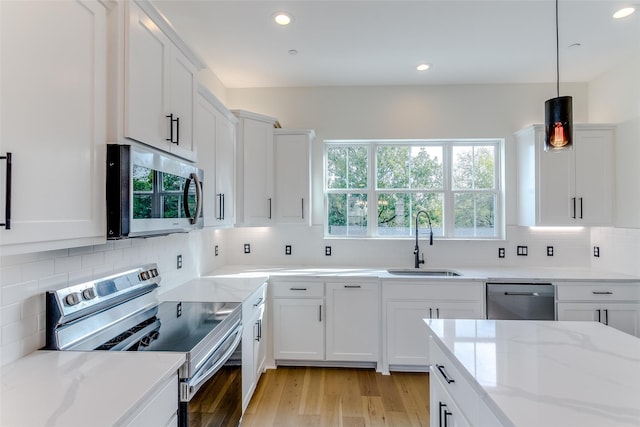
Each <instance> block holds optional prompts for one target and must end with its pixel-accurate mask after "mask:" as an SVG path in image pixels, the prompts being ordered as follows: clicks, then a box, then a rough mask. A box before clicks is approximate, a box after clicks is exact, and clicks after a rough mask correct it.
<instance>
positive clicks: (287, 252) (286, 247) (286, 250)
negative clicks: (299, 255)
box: [284, 245, 291, 255]
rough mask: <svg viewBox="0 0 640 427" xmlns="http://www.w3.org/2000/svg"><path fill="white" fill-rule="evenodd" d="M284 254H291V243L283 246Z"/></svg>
mask: <svg viewBox="0 0 640 427" xmlns="http://www.w3.org/2000/svg"><path fill="white" fill-rule="evenodd" d="M284 254H285V255H291V245H286V246H285V247H284Z"/></svg>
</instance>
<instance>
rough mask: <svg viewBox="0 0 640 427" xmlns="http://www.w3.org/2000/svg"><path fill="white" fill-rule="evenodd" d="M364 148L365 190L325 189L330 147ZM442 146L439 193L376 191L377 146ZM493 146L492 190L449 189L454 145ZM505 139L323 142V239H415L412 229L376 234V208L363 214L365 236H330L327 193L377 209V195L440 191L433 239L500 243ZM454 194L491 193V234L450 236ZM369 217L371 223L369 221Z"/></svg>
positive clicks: (502, 223) (397, 190) (503, 227)
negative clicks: (362, 197)
mask: <svg viewBox="0 0 640 427" xmlns="http://www.w3.org/2000/svg"><path fill="white" fill-rule="evenodd" d="M357 145H360V146H366V147H368V156H369V157H368V161H367V166H368V170H367V188H366V189H329V188H328V186H327V179H328V176H327V169H328V168H327V159H328V149H329V148H330V147H336V146H342V147H349V146H357ZM393 145H399V146H407V145H409V146H417V147H421V146H434V145H435V146H442V147H443V153H442V154H443V159H442V163H443V189H442V190H436V189H434V190H422V189H420V190H413V189H396V190H390V189H378V188H377V161H376V149H377V147H378V146H393ZM479 145H484V146H487V145H493V146H494V147H495V162H494V165H495V167H494V182H495V189H493V190H473V189H472V190H453V189H452V182H451V173H452V153H453V147H456V146H479ZM504 146H505V140H504V138H465V139H410V140H409V139H380V140H373V139H368V140H325V141H324V155H323V198H324V235H325V238H327V239H362V238H375V239H411V238H414V237H415V234H414V230H413V228H412V227H410V232H409V234H408V235H406V236H397V235H395V236H384V235H378V221H377V220H375V218H376V217H377V208H376V210H375V212H371V211H369V210H368V211H367V232H366V235H347V236H340V235H331V234H329V224H328V219H329V215H328V209H329V203H328V195H329V194H350V193H363V194H367V202H368V206H377V200H378V194H381V193H390V192H391V193H425V192H431V191H433V192H438V193H439V192H442V195H443V199H444V201H443V218H442V220H443V235H442V236H436V238H438V239H447V240H476V241H477V240H501V239H504V238H505V237H504V236H505V207H504V206H505V204H504V203H505V201H504V199H505V196H504V161H505V148H504ZM458 193H476V194H495V197H496V205H495V219H494V225H495V235H494V236H488V237H487V236H480V237H465V236H454V235H453V233H454V195H455V194H458ZM371 218H373V219H374V220H373V221H372V220H371Z"/></svg>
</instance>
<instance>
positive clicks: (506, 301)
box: [487, 283, 556, 320]
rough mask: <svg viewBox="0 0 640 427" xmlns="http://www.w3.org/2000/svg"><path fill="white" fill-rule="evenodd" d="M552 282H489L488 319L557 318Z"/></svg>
mask: <svg viewBox="0 0 640 427" xmlns="http://www.w3.org/2000/svg"><path fill="white" fill-rule="evenodd" d="M555 318H556V311H555V291H554V287H553V285H552V284H550V283H487V319H516V320H555Z"/></svg>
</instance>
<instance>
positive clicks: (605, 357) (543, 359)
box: [425, 319, 640, 427]
mask: <svg viewBox="0 0 640 427" xmlns="http://www.w3.org/2000/svg"><path fill="white" fill-rule="evenodd" d="M425 323H426V324H427V326H428V328H429V329H428V333H429V335H431V337H432V345H437V346H438V347H439V348H440V350H441V351H442V352H443V353H444V354H445V355H446V356H447V357H448V358H449V359H450V361H451V362H450V363H452V364H453V365H455V368H457V370H458V371H459V372H460V375H462V376H463V377H465V378H464V379H465V380H466V381H467V382H468V383H469V384H470V385H471V387H472V388H473V389H474V391H475V392H476V394H478V395H479V396H480V398H481V399H482V400H484V402H485V403H486V405H487V406H488V407H489V408H490V409H491V410H492V412H493V413H494V415H495V416H496V418H498V419H499V420H500V422H501V424H502V425H505V426H511V425H513V426H517V427H529V426H530V427H538V426H548V427H552V426H582V427H590V426H594V427H595V426H607V427H621V426H638V425H640V339H639V338H636V337H634V336H631V335H628V334H625V333H623V332H620V331H618V330H615V329H613V328H610V327H607V326H605V325H602V324H600V323H597V322H544V321H522V320H497V321H496V320H459V319H458V320H456V319H448V320H442V319H440V320H428V319H425ZM434 375H436V374H434Z"/></svg>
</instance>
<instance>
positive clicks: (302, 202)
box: [302, 197, 304, 219]
mask: <svg viewBox="0 0 640 427" xmlns="http://www.w3.org/2000/svg"><path fill="white" fill-rule="evenodd" d="M302 219H304V197H303V198H302Z"/></svg>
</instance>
